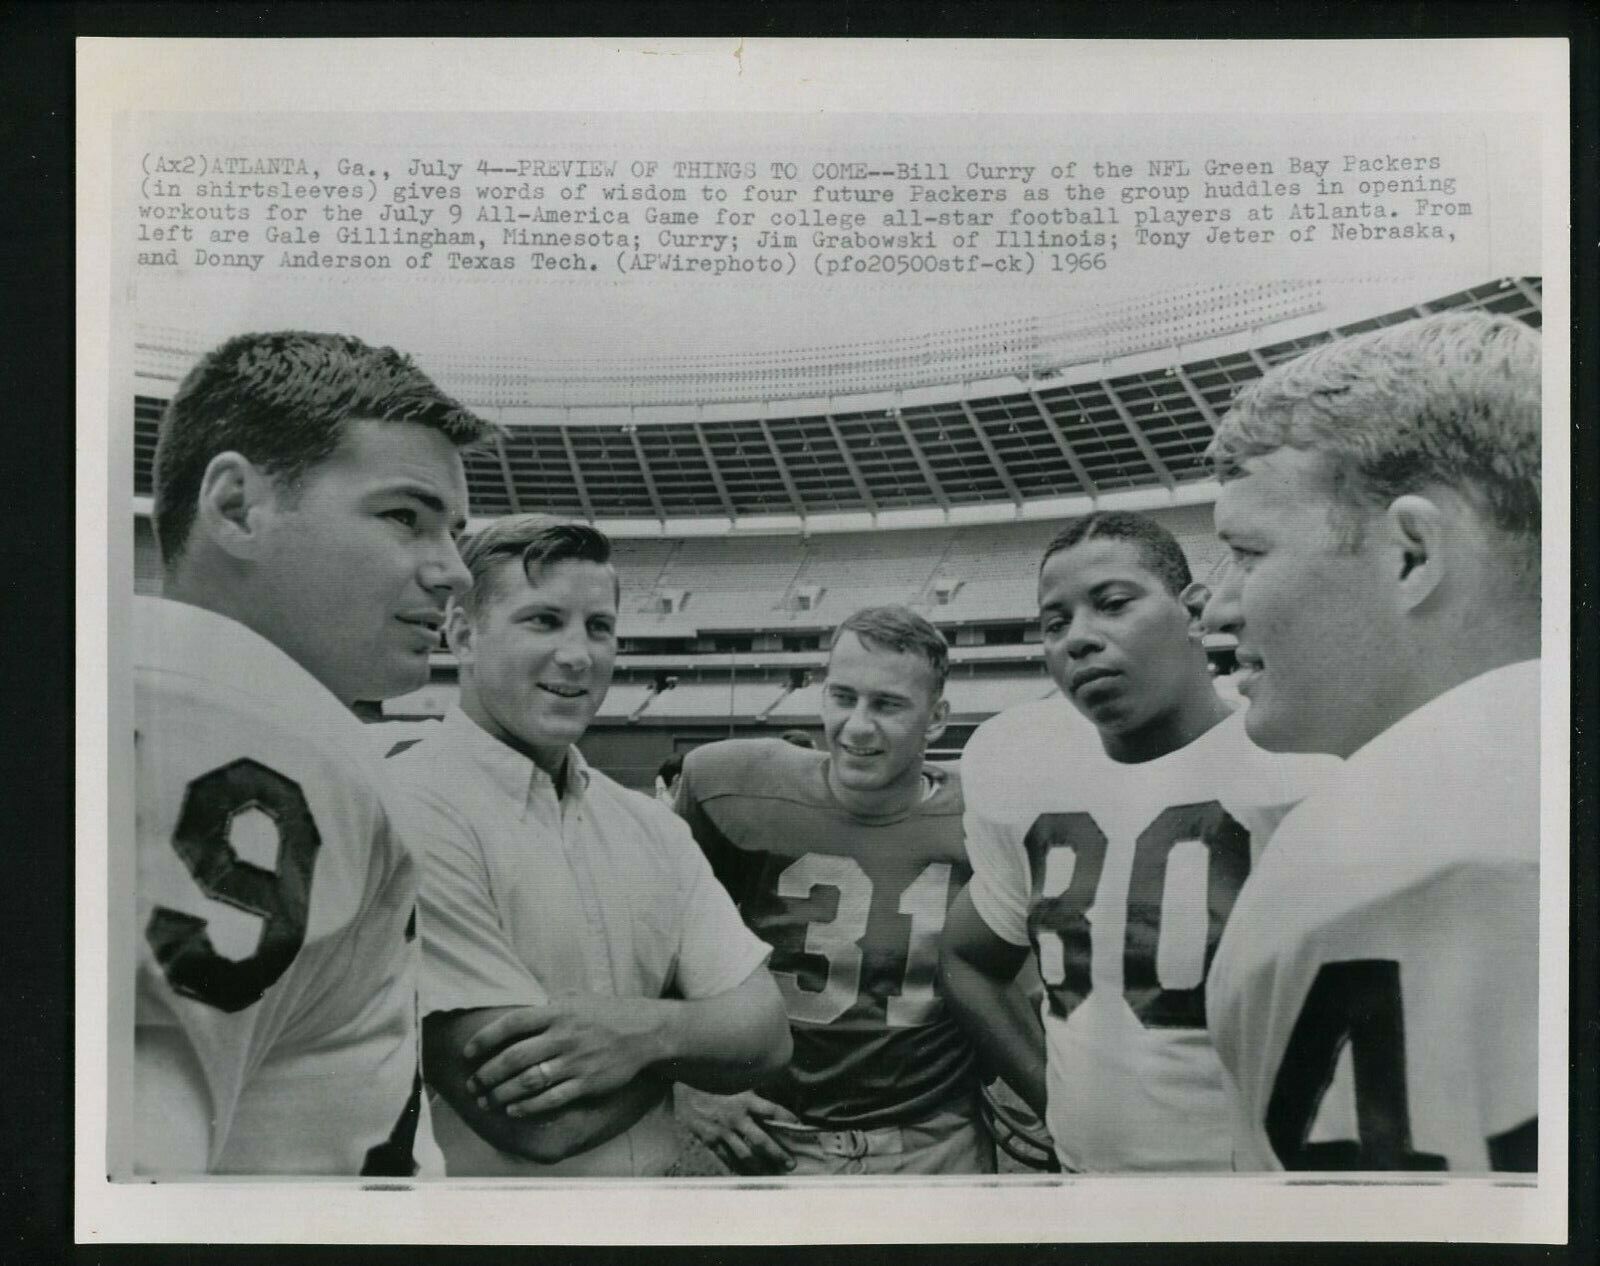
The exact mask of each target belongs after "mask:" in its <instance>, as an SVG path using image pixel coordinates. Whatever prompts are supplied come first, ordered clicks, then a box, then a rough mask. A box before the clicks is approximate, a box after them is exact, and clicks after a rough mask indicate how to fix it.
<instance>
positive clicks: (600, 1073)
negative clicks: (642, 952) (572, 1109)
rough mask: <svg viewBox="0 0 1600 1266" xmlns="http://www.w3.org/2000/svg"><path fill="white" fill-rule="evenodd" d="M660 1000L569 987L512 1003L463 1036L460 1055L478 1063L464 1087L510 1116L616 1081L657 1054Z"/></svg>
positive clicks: (546, 1108) (606, 1088) (597, 1091)
mask: <svg viewBox="0 0 1600 1266" xmlns="http://www.w3.org/2000/svg"><path fill="white" fill-rule="evenodd" d="M662 1005H663V1004H662V1003H661V1002H659V1001H658V1000H655V999H649V998H611V997H604V996H600V995H597V994H574V995H569V996H566V997H561V998H556V999H553V1000H551V1001H550V1002H549V1003H547V1004H546V1005H544V1006H537V1007H519V1008H517V1009H516V1010H514V1011H509V1012H507V1013H506V1014H504V1015H502V1016H500V1017H499V1018H498V1019H495V1020H492V1021H490V1022H489V1023H488V1024H486V1025H484V1027H483V1028H482V1029H480V1030H478V1032H477V1033H475V1034H474V1035H473V1037H472V1040H471V1041H470V1042H468V1043H467V1047H466V1050H465V1051H464V1052H463V1054H464V1056H465V1059H466V1061H467V1063H468V1064H469V1065H476V1067H475V1069H474V1071H473V1074H472V1077H471V1079H470V1080H469V1081H468V1083H467V1088H468V1090H470V1091H471V1092H472V1093H473V1094H474V1095H476V1096H477V1097H478V1103H479V1106H480V1107H482V1108H484V1109H485V1110H495V1109H499V1110H502V1111H504V1112H505V1113H506V1114H507V1115H508V1116H513V1117H519V1116H536V1115H538V1114H540V1113H545V1112H554V1111H556V1110H558V1109H560V1108H563V1107H565V1106H566V1105H567V1104H569V1103H571V1102H572V1101H573V1100H575V1099H583V1098H586V1097H588V1096H591V1095H601V1094H606V1093H609V1092H610V1091H613V1090H617V1089H620V1088H621V1087H623V1086H625V1085H627V1084H628V1083H629V1082H631V1081H632V1080H633V1079H634V1078H636V1077H637V1076H638V1075H639V1074H640V1073H641V1072H642V1071H643V1070H644V1069H645V1068H647V1067H648V1066H649V1065H650V1064H652V1063H653V1062H655V1060H657V1059H659V1058H660V1057H661V1051H660V1048H659V1041H658V1038H659V1032H660V1022H661V1015H660V1008H661V1006H662ZM480 1061H481V1062H480Z"/></svg>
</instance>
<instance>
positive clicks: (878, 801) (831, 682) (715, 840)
mask: <svg viewBox="0 0 1600 1266" xmlns="http://www.w3.org/2000/svg"><path fill="white" fill-rule="evenodd" d="M948 658H949V652H948V650H947V648H946V645H945V641H944V638H943V637H942V636H941V635H940V634H939V632H938V630H937V629H935V628H934V627H933V626H932V625H931V624H929V623H928V622H927V621H926V620H924V619H923V618H922V617H921V616H918V615H916V614H915V613H913V612H911V611H909V610H907V609H906V608H904V607H892V606H891V607H871V608H867V609H865V610H862V611H858V612H856V613H855V614H854V615H851V616H850V617H849V618H848V619H846V620H845V621H844V622H843V623H842V624H840V626H839V628H838V629H837V630H836V632H835V633H834V637H833V643H832V646H831V649H830V651H829V656H828V670H827V678H826V680H825V681H824V682H823V686H822V724H823V732H824V737H825V741H826V744H827V750H826V751H811V750H806V749H804V748H801V747H798V746H795V745H794V744H791V743H788V742H785V741H784V740H782V739H754V740H752V739H732V740H728V741H726V742H721V743H712V744H708V745H707V746H704V747H700V748H696V749H695V750H694V751H693V752H692V753H690V755H689V756H688V758H687V759H686V760H685V762H684V769H683V779H682V782H681V784H680V786H679V792H678V811H679V812H680V813H681V814H683V816H684V817H685V818H686V819H687V820H688V822H689V825H690V828H691V829H692V830H693V831H694V834H695V838H696V839H698V840H699V841H700V845H701V847H702V848H704V849H705V851H706V853H707V855H708V856H709V857H710V859H711V864H712V866H713V868H714V869H715V870H716V873H717V876H718V878H719V879H721V880H722V882H723V884H724V885H726V887H727V888H728V891H729V892H730V893H732V894H733V897H734V900H735V901H736V902H737V903H738V906H739V909H740V911H741V913H742V914H743V915H744V918H745V921H746V922H747V923H748V924H749V926H750V928H751V929H752V930H753V931H755V932H756V933H757V934H758V935H759V936H761V937H762V938H763V939H765V940H767V941H768V942H770V943H771V945H772V947H773V951H772V959H771V963H770V966H771V970H772V974H773V976H774V977H775V978H776V979H777V981H778V985H779V987H780V988H781V989H782V991H783V997H784V1002H785V1004H786V1006H787V1009H788V1013H789V1024H790V1028H791V1031H792V1032H793V1035H794V1056H793V1059H792V1061H791V1062H790V1064H789V1066H788V1068H787V1069H785V1070H784V1071H783V1072H782V1073H781V1074H780V1075H779V1076H778V1077H776V1078H774V1079H772V1080H770V1081H769V1082H767V1083H765V1084H763V1085H761V1086H760V1087H759V1092H758V1091H749V1092H746V1093H744V1094H740V1095H735V1096H732V1097H725V1098H715V1097H712V1096H701V1095H695V1094H684V1093H681V1092H680V1095H679V1105H678V1107H679V1114H680V1116H682V1117H684V1118H685V1119H686V1120H687V1122H688V1123H689V1125H690V1127H691V1128H692V1129H693V1131H694V1132H695V1134H696V1135H697V1136H698V1137H699V1138H700V1139H701V1140H702V1141H704V1142H705V1143H706V1144H707V1145H708V1146H709V1148H710V1149H711V1151H712V1152H713V1154H714V1155H716V1156H717V1157H718V1158H720V1159H721V1160H722V1161H723V1162H724V1163H725V1164H727V1165H728V1166H729V1168H731V1169H732V1170H734V1172H736V1173H744V1174H752V1173H784V1172H794V1173H801V1174H820V1173H867V1174H883V1173H941V1172H943V1173H973V1172H988V1171H992V1170H993V1168H994V1148H993V1145H992V1143H991V1141H990V1139H989V1138H988V1136H987V1134H986V1133H985V1132H984V1130H983V1127H982V1125H981V1124H980V1121H979V1104H978V1075H977V1071H976V1067H975V1060H974V1053H973V1048H972V1044H971V1042H970V1041H969V1040H968V1039H967V1037H966V1035H965V1034H964V1033H963V1032H962V1031H961V1029H960V1028H959V1027H958V1026H957V1025H956V1024H955V1022H954V1020H953V1019H952V1018H951V1016H950V1014H949V1013H948V1011H947V1010H946V1009H945V1006H944V1002H943V1000H942V998H941V997H940V995H939V988H938V981H937V967H938V947H939V931H940V929H941V928H942V927H943V926H944V920H945V912H946V910H947V908H948V907H949V904H950V902H951V900H952V899H953V898H954V896H955V894H956V893H957V892H958V891H959V890H960V888H961V886H962V884H964V883H965V882H966V880H967V878H968V876H969V875H970V873H971V871H970V869H969V867H968V865H967V857H966V850H965V849H964V848H963V847H962V842H961V814H962V801H961V784H960V781H959V779H958V778H957V777H956V775H955V774H954V773H953V772H950V771H947V770H942V769H939V768H937V767H936V766H933V765H931V764H929V763H927V762H926V761H925V760H924V758H923V753H924V750H925V749H926V747H927V745H928V742H929V741H930V740H931V739H934V738H936V737H937V736H938V735H939V734H940V733H941V732H942V731H943V729H944V724H945V716H946V714H947V712H948V710H949V705H948V704H947V702H946V701H945V699H944V697H943V694H944V679H945V674H946V671H947V666H948Z"/></svg>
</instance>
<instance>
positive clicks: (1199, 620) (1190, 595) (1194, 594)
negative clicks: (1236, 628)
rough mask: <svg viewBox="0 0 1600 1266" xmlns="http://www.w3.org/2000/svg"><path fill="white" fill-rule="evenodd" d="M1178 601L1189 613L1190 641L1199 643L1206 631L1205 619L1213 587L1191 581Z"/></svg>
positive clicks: (1198, 581) (1201, 582)
mask: <svg viewBox="0 0 1600 1266" xmlns="http://www.w3.org/2000/svg"><path fill="white" fill-rule="evenodd" d="M1178 601H1179V602H1181V603H1183V609H1184V610H1185V611H1187V612H1188V613H1189V640H1190V641H1191V642H1198V641H1199V640H1200V639H1201V638H1202V637H1203V636H1204V635H1205V631H1206V630H1205V624H1204V621H1203V617H1204V616H1205V612H1206V604H1207V603H1208V602H1210V601H1211V586H1210V585H1208V584H1206V582H1205V581H1203V580H1191V581H1190V582H1189V583H1188V584H1187V585H1185V586H1184V587H1183V592H1182V593H1180V594H1179V595H1178Z"/></svg>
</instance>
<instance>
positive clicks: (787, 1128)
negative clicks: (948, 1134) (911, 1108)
mask: <svg viewBox="0 0 1600 1266" xmlns="http://www.w3.org/2000/svg"><path fill="white" fill-rule="evenodd" d="M761 1124H762V1125H763V1126H764V1127H765V1128H766V1129H767V1130H769V1131H770V1132H771V1133H772V1134H774V1135H776V1136H779V1137H782V1136H783V1135H786V1134H787V1135H792V1136H793V1137H795V1138H803V1139H805V1140H806V1141H807V1142H808V1143H812V1144H814V1145H815V1146H816V1147H817V1148H819V1149H820V1150H821V1151H823V1152H825V1153H827V1154H828V1155H829V1156H840V1157H844V1158H846V1159H851V1160H854V1159H859V1158H860V1157H863V1156H899V1155H900V1154H901V1153H903V1152H904V1151H905V1150H906V1142H905V1135H904V1134H903V1133H902V1132H901V1129H900V1127H899V1126H898V1125H880V1126H874V1127H872V1128H870V1129H864V1130H820V1129H818V1128H816V1127H815V1126H811V1125H793V1124H790V1123H789V1122H787V1121H770V1120H769V1121H763V1122H762V1123H761Z"/></svg>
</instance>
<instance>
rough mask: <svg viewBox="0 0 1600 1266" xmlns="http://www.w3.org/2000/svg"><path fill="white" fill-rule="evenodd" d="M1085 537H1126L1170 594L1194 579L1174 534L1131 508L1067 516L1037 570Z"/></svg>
mask: <svg viewBox="0 0 1600 1266" xmlns="http://www.w3.org/2000/svg"><path fill="white" fill-rule="evenodd" d="M1085 541H1127V542H1128V543H1129V544H1130V545H1132V546H1134V547H1135V548H1136V549H1137V550H1138V551H1139V560H1140V562H1142V563H1143V564H1144V566H1145V569H1146V570H1147V571H1149V572H1150V574H1151V575H1153V576H1155V577H1156V578H1157V579H1158V580H1160V581H1161V584H1162V586H1163V587H1164V588H1165V589H1166V591H1167V592H1168V593H1170V594H1171V595H1172V596H1173V597H1174V598H1181V597H1182V596H1183V591H1184V590H1185V589H1187V588H1188V587H1189V584H1190V582H1191V581H1192V580H1193V579H1194V576H1193V574H1192V573H1191V572H1190V570H1189V560H1188V558H1187V557H1186V556H1185V555H1184V552H1183V546H1181V545H1179V544H1178V538H1177V537H1175V536H1173V535H1172V533H1171V532H1169V531H1168V530H1167V529H1166V528H1165V527H1163V526H1162V525H1161V524H1160V523H1158V522H1156V520H1154V519H1152V518H1151V517H1150V516H1149V515H1148V514H1135V513H1134V512H1133V511H1131V510H1096V511H1095V512H1094V513H1093V514H1086V515H1084V516H1083V517H1081V518H1077V519H1068V520H1067V522H1066V524H1065V526H1063V527H1062V529H1061V530H1060V531H1059V532H1057V533H1056V534H1055V536H1054V537H1052V538H1051V541H1050V544H1048V545H1046V546H1045V547H1044V557H1042V558H1041V559H1040V560H1039V570H1040V571H1041V572H1042V571H1043V570H1044V565H1045V564H1046V563H1048V562H1049V561H1050V560H1051V559H1052V558H1054V557H1055V556H1056V555H1057V554H1059V553H1061V551H1062V550H1067V549H1071V548H1072V547H1073V546H1074V545H1082V544H1083V543H1084V542H1085Z"/></svg>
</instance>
